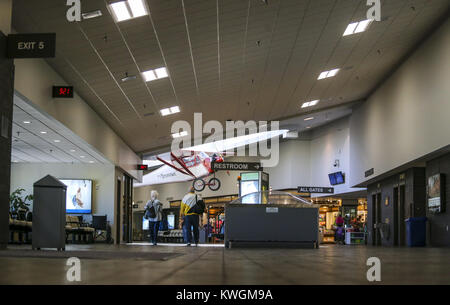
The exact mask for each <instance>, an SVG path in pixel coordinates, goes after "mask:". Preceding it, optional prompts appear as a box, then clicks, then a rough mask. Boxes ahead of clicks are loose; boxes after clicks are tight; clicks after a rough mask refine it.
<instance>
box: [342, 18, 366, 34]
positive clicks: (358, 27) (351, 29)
mask: <svg viewBox="0 0 450 305" xmlns="http://www.w3.org/2000/svg"><path fill="white" fill-rule="evenodd" d="M372 21H373V20H371V19H367V20H363V21H359V22H353V23H350V24H349V25H347V28H346V29H345V32H344V34H343V35H342V36H348V35H352V34H357V33H361V32H364V31H365V30H367V27H368V26H369V25H370V24H371V23H372Z"/></svg>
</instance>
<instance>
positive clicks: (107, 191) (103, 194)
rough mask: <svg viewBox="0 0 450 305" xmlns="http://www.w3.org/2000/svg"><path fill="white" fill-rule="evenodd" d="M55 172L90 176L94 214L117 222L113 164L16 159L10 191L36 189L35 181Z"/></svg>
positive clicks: (68, 175)
mask: <svg viewBox="0 0 450 305" xmlns="http://www.w3.org/2000/svg"><path fill="white" fill-rule="evenodd" d="M46 175H52V176H54V177H56V178H68V179H71V178H72V179H91V180H93V202H92V212H93V214H102V215H105V214H106V215H107V216H108V221H110V223H111V224H113V223H114V166H113V165H105V164H103V165H95V164H92V165H91V164H73V165H72V164H65V163H56V164H48V163H47V164H44V163H13V164H11V188H10V189H11V192H13V191H14V190H16V189H17V188H24V189H25V191H26V194H32V193H33V183H34V182H36V181H38V180H40V179H41V178H43V177H45V176H46Z"/></svg>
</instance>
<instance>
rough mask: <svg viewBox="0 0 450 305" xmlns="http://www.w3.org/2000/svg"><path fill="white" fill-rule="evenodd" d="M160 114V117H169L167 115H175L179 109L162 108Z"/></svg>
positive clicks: (175, 107) (176, 107) (174, 107)
mask: <svg viewBox="0 0 450 305" xmlns="http://www.w3.org/2000/svg"><path fill="white" fill-rule="evenodd" d="M160 112H161V115H162V116H166V115H169V114H175V113H178V112H180V107H178V106H173V107H170V108H164V109H161V110H160Z"/></svg>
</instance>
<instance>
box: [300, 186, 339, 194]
mask: <svg viewBox="0 0 450 305" xmlns="http://www.w3.org/2000/svg"><path fill="white" fill-rule="evenodd" d="M297 192H299V193H326V194H334V188H333V187H319V186H299V187H297Z"/></svg>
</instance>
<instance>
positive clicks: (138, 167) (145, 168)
mask: <svg viewBox="0 0 450 305" xmlns="http://www.w3.org/2000/svg"><path fill="white" fill-rule="evenodd" d="M137 169H138V170H141V171H146V170H147V169H148V165H145V164H139V165H138V166H137Z"/></svg>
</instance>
